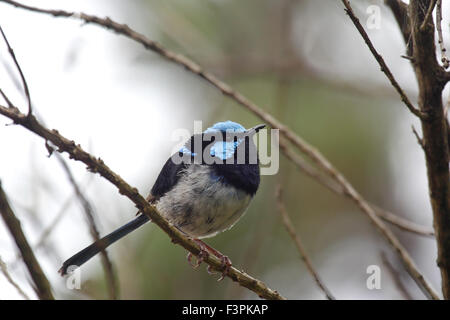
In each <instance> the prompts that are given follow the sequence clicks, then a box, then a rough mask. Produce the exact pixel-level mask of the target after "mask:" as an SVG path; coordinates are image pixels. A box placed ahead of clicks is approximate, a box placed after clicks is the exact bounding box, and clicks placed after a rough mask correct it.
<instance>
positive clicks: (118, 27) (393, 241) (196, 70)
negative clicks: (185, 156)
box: [0, 0, 438, 298]
mask: <svg viewBox="0 0 450 320" xmlns="http://www.w3.org/2000/svg"><path fill="white" fill-rule="evenodd" d="M0 2H5V3H9V4H11V5H14V6H16V7H20V8H23V9H26V10H30V11H34V12H40V13H45V14H50V15H53V16H55V17H73V18H78V19H81V20H83V21H84V22H86V23H93V24H97V25H100V26H103V27H105V28H107V29H110V30H113V31H115V32H116V33H118V34H121V35H124V36H126V37H129V38H130V39H132V40H134V41H136V42H138V43H141V44H142V45H144V47H145V48H146V49H149V50H152V51H154V52H156V53H158V54H160V55H161V56H162V57H164V58H166V59H167V60H169V61H171V62H174V63H176V64H178V65H180V66H183V67H184V68H185V69H186V70H188V71H190V72H192V73H193V74H196V75H197V76H199V77H200V78H202V79H204V80H206V81H207V82H209V83H210V84H211V85H213V86H214V87H215V88H217V89H218V90H220V91H221V92H222V93H223V94H224V95H226V96H228V97H230V98H231V99H232V100H234V101H235V102H237V103H238V104H240V105H241V106H243V107H245V108H246V109H248V110H249V111H251V112H252V113H254V114H255V115H256V116H258V117H259V118H260V119H262V120H263V121H265V122H266V123H268V124H269V125H270V126H271V127H272V128H278V129H279V130H280V133H281V134H282V135H283V136H284V137H285V138H286V139H287V140H289V141H290V142H291V143H292V144H293V145H295V146H296V147H297V148H298V149H299V150H300V151H301V152H303V153H305V154H307V155H308V156H309V157H310V158H311V159H312V160H313V161H314V162H315V163H316V164H317V165H318V166H319V167H320V168H321V169H322V170H323V171H324V172H325V173H326V174H327V175H329V176H330V177H332V178H333V179H334V180H335V181H336V182H337V183H338V184H340V185H341V186H342V187H343V190H344V192H345V193H346V194H348V196H349V197H350V198H351V199H352V200H353V201H354V202H355V203H356V204H357V205H358V207H359V208H360V209H361V210H362V211H363V212H365V213H366V214H367V215H368V217H369V219H370V220H371V221H372V222H373V223H374V225H375V226H376V227H377V229H378V230H379V231H380V232H381V233H382V235H383V236H384V237H385V238H386V240H387V241H388V242H389V244H390V245H391V246H392V247H393V248H394V249H395V251H396V252H397V253H398V254H399V256H400V258H401V259H402V260H403V263H404V264H405V266H406V267H407V269H408V270H409V272H410V273H411V274H412V276H413V277H414V279H415V280H416V282H417V283H418V284H419V286H421V287H424V288H426V289H427V290H429V293H430V296H433V297H434V298H438V296H437V295H436V294H435V292H434V290H433V289H432V288H431V286H430V285H429V284H428V283H427V281H426V280H425V279H424V277H423V276H422V275H421V273H420V272H419V271H418V270H417V267H416V265H415V264H414V262H413V261H412V259H411V257H410V256H409V254H408V253H407V251H406V250H405V248H404V247H403V246H402V245H401V244H400V242H399V241H398V239H397V238H396V237H395V235H394V234H393V233H392V232H391V231H390V230H389V229H387V227H386V226H385V224H384V223H383V221H381V220H380V219H379V218H378V217H377V215H376V213H375V212H374V210H373V209H372V208H371V207H370V206H369V204H368V203H367V202H366V201H365V200H364V199H363V198H362V197H361V196H360V195H359V194H358V193H357V192H356V190H355V189H354V188H353V186H352V185H351V184H350V183H349V182H348V181H347V180H346V179H345V178H344V176H343V175H342V174H341V173H340V172H338V171H337V170H336V169H335V168H334V167H333V166H332V165H331V163H330V162H329V161H328V160H327V159H326V158H325V157H324V156H323V155H322V154H321V153H320V152H319V151H317V150H316V149H315V148H314V147H312V146H311V145H309V144H308V143H307V142H306V141H304V140H303V139H302V138H300V137H299V136H297V135H296V134H295V133H294V132H293V131H291V130H290V129H289V128H288V127H287V126H285V125H284V124H282V123H281V122H279V121H278V120H277V119H275V118H274V117H273V116H272V115H270V114H269V113H267V112H265V111H264V110H262V109H261V108H259V107H258V106H257V105H256V104H254V103H253V102H251V101H250V100H248V99H247V98H246V97H244V96H243V95H242V94H240V93H239V92H237V91H235V90H233V89H232V88H231V87H230V86H228V85H227V84H226V83H224V82H222V81H220V80H218V79H217V78H216V77H215V76H213V75H212V74H210V73H207V72H205V71H204V70H203V69H202V68H201V67H200V66H199V65H197V64H196V63H194V62H193V61H191V60H189V59H188V58H186V57H184V56H182V55H179V54H176V53H174V52H171V51H170V50H167V49H165V48H164V47H163V46H161V45H160V44H159V43H157V42H155V41H152V40H149V39H148V38H146V37H145V36H144V35H142V34H140V33H138V32H136V31H134V30H132V29H131V28H130V27H128V26H127V25H125V24H119V23H117V22H114V21H113V20H111V19H110V18H105V19H102V18H99V17H96V16H92V15H87V14H84V13H74V12H67V11H63V10H45V9H39V8H35V7H31V6H27V5H23V4H20V3H18V2H15V1H11V0H0ZM358 23H359V21H358ZM363 31H364V30H363ZM386 70H388V69H386ZM391 80H394V83H395V84H396V82H395V79H394V78H393V77H391ZM396 88H397V91H398V92H399V93H400V96H401V97H402V98H403V101H404V102H405V103H406V104H407V106H408V108H409V109H410V110H411V112H413V113H414V114H416V115H417V116H419V117H425V115H424V114H422V113H421V112H420V111H418V110H416V109H415V108H414V107H413V106H412V105H411V103H410V102H409V100H408V98H407V97H406V95H405V94H404V92H403V90H401V88H400V87H399V86H398V84H397V86H396Z"/></svg>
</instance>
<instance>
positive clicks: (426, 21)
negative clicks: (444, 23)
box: [420, 0, 436, 31]
mask: <svg viewBox="0 0 450 320" xmlns="http://www.w3.org/2000/svg"><path fill="white" fill-rule="evenodd" d="M435 6H436V0H431V3H430V6H429V7H428V10H427V13H426V15H425V18H424V19H423V22H422V25H421V26H420V31H423V30H425V28H426V27H427V26H428V24H429V23H430V19H433V18H432V15H431V14H432V13H433V10H434V7H435Z"/></svg>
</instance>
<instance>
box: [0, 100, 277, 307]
mask: <svg viewBox="0 0 450 320" xmlns="http://www.w3.org/2000/svg"><path fill="white" fill-rule="evenodd" d="M0 114H2V115H4V116H6V117H8V118H10V119H11V120H13V121H14V123H16V124H18V125H21V126H23V127H25V128H27V129H28V130H29V131H31V132H33V133H35V134H36V135H38V136H40V137H42V138H43V139H45V140H48V141H51V142H52V143H53V144H54V145H55V146H57V147H58V150H57V151H58V152H67V153H68V154H69V157H70V158H71V159H74V160H77V161H81V162H83V163H84V164H86V166H87V169H88V170H89V171H91V172H93V173H98V174H100V175H101V176H102V177H103V178H105V179H106V180H108V181H109V182H111V183H112V184H113V185H115V186H116V187H117V189H118V191H119V193H120V194H122V195H124V196H126V197H127V198H128V199H130V200H131V201H132V202H133V203H134V204H135V205H136V207H137V208H138V209H139V210H140V211H141V212H142V213H143V214H146V215H147V216H148V217H149V218H150V219H151V220H152V222H153V223H155V224H156V225H157V226H159V227H160V228H161V229H162V230H163V231H164V232H165V233H167V235H168V236H169V237H170V238H171V239H172V242H173V243H176V244H179V245H181V246H182V247H183V248H185V249H186V250H188V251H189V252H191V253H192V254H194V255H199V254H200V252H201V250H200V247H199V246H198V244H197V243H196V242H195V241H193V239H190V238H188V237H186V236H185V235H184V234H182V233H181V232H180V231H179V230H178V229H177V228H175V227H174V226H172V225H171V224H169V222H167V220H165V219H164V218H163V217H162V216H161V214H160V213H159V212H158V211H157V210H156V208H155V207H153V206H152V205H150V204H149V202H148V201H147V200H146V199H145V198H144V197H143V196H142V195H140V194H139V192H138V190H137V189H136V188H134V187H132V186H130V185H129V184H128V183H127V182H125V181H124V180H123V179H122V178H121V177H120V176H119V175H118V174H116V173H115V172H113V171H112V170H111V169H110V168H109V167H108V166H107V165H106V164H105V163H104V162H103V160H102V159H100V158H95V157H94V156H92V155H90V154H89V153H87V152H86V151H84V150H83V149H82V148H81V146H80V145H77V144H76V143H75V142H74V141H72V140H68V139H67V138H65V137H63V136H62V135H60V134H59V132H58V131H57V130H49V129H47V128H46V127H44V126H43V125H42V124H40V123H39V122H38V121H37V120H36V118H35V117H34V116H33V115H31V116H26V115H25V114H23V113H21V112H20V111H19V110H18V109H17V108H13V109H12V108H7V107H4V106H0ZM203 262H205V263H207V264H208V265H209V266H211V268H212V269H213V270H216V271H220V272H223V271H224V270H225V269H226V266H224V265H223V263H222V261H221V260H220V259H218V258H217V257H215V256H214V255H208V256H206V257H204V259H203ZM226 276H227V277H229V278H230V279H232V280H233V281H236V282H238V283H239V284H240V285H241V286H243V287H246V288H247V289H249V290H251V291H253V292H255V293H256V294H257V295H258V296H260V297H261V298H264V299H275V300H284V299H285V298H284V297H283V296H281V295H280V294H279V293H278V292H277V291H275V290H272V289H270V288H269V287H267V286H266V285H265V284H264V283H263V282H262V281H261V280H258V279H255V278H253V277H251V276H249V275H248V274H246V273H245V272H242V271H239V270H238V269H236V268H235V267H231V268H230V269H229V271H228V272H227V274H226Z"/></svg>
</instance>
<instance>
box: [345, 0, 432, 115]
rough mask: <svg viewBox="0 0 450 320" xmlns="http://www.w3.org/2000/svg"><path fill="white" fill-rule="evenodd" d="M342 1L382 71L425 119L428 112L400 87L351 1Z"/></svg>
mask: <svg viewBox="0 0 450 320" xmlns="http://www.w3.org/2000/svg"><path fill="white" fill-rule="evenodd" d="M342 3H343V4H344V6H345V8H346V9H345V11H346V12H347V14H348V16H349V17H350V19H351V20H352V22H353V24H354V25H355V27H356V29H357V30H358V31H359V33H360V34H361V36H362V38H363V39H364V42H365V43H366V44H367V47H368V48H369V50H370V52H372V54H373V56H374V57H375V59H376V60H377V62H378V64H379V65H380V67H381V71H382V72H383V73H384V74H385V75H386V77H387V78H388V79H389V81H390V82H391V84H392V86H393V87H394V89H395V90H397V92H398V94H399V95H400V97H401V99H402V101H403V102H404V103H405V105H406V107H407V108H408V109H409V111H411V112H412V113H413V114H414V115H416V116H417V117H419V118H420V119H424V118H425V117H426V114H425V113H423V112H422V111H420V110H419V109H416V107H414V106H413V105H412V103H411V101H409V99H408V97H407V96H406V94H405V92H404V91H403V89H402V88H401V87H400V85H399V84H398V82H397V80H395V78H394V75H393V74H392V72H391V70H390V69H389V67H388V66H387V65H386V63H385V62H384V59H383V57H382V56H381V55H380V54H379V53H378V52H377V50H376V49H375V47H374V46H373V44H372V41H370V39H369V36H368V35H367V33H366V31H365V30H364V28H363V26H362V25H361V23H360V22H359V19H358V18H357V17H356V16H355V14H354V12H353V9H352V7H351V6H350V3H349V2H348V0H342Z"/></svg>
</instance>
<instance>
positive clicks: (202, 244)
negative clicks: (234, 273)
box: [194, 239, 232, 281]
mask: <svg viewBox="0 0 450 320" xmlns="http://www.w3.org/2000/svg"><path fill="white" fill-rule="evenodd" d="M194 241H195V242H196V243H197V244H198V245H199V246H200V248H206V249H207V250H208V251H209V252H211V253H212V254H213V255H215V256H216V257H217V258H219V259H220V261H221V262H222V267H223V268H224V269H223V272H222V276H221V277H220V278H219V279H218V280H217V281H222V280H223V278H225V276H226V275H227V274H228V272H229V271H230V267H231V266H232V263H231V260H230V258H228V257H227V256H226V255H224V254H222V253H220V252H219V251H217V250H216V249H214V248H213V247H210V246H209V245H207V244H206V243H205V242H203V241H202V240H199V239H194ZM208 273H209V274H214V273H215V272H214V271H213V270H212V268H211V266H208Z"/></svg>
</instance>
